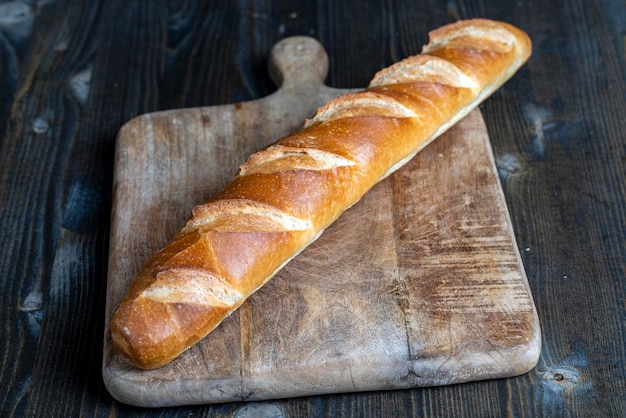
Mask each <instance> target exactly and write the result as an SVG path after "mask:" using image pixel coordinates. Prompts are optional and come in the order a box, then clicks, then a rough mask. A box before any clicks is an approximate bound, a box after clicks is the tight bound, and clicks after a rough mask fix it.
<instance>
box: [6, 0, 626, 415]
mask: <svg viewBox="0 0 626 418" xmlns="http://www.w3.org/2000/svg"><path fill="white" fill-rule="evenodd" d="M293 3H294V2H291V1H282V0H281V1H273V2H269V1H254V2H252V1H243V0H242V1H239V2H196V1H176V2H174V1H171V2H167V1H161V0H158V1H152V2H132V1H131V2H129V1H120V0H110V1H107V2H98V1H93V2H71V1H63V0H57V1H45V2H44V1H42V2H33V1H28V2H27V1H24V2H18V1H16V2H2V3H1V4H0V8H1V10H0V129H1V131H0V202H1V203H0V288H2V289H3V291H2V292H0V303H1V304H2V306H3V307H4V308H3V309H2V310H0V323H1V324H2V328H0V387H2V388H3V390H2V391H0V415H2V416H16V417H17V416H20V417H21V416H28V415H38V416H42V415H53V416H136V417H140V416H142V417H147V416H163V417H165V416H167V417H178V416H181V417H182V416H185V417H187V416H191V415H193V416H207V417H232V416H235V415H237V414H239V415H238V416H240V417H241V416H246V415H245V414H249V415H248V416H250V415H254V413H255V412H259V411H261V412H263V411H265V412H266V413H274V415H278V416H281V415H282V416H289V417H300V416H302V417H304V416H329V417H380V416H467V417H472V416H475V417H485V416H489V417H492V416H494V417H495V416H498V417H499V416H518V417H535V416H571V417H595V416H619V415H620V413H621V411H623V410H625V409H626V400H625V399H624V396H623V388H624V387H625V386H626V366H625V359H626V349H625V346H624V344H623V341H624V339H625V335H624V334H625V333H626V327H625V324H626V305H625V304H624V298H625V297H626V288H625V287H624V283H626V265H625V264H624V260H625V259H626V245H625V242H626V223H625V222H624V219H626V216H625V211H626V193H625V188H626V181H625V179H626V175H625V174H626V173H625V172H624V170H625V166H626V154H625V152H624V149H626V146H625V143H624V136H623V134H622V133H623V132H624V131H625V130H626V129H625V128H626V126H625V125H624V123H625V122H624V118H623V111H622V109H624V104H625V103H624V101H625V98H624V94H623V92H624V91H625V90H626V86H625V84H626V80H625V70H624V68H625V62H626V59H625V57H624V38H623V34H624V33H626V27H625V25H626V23H625V22H626V18H625V17H624V7H623V3H622V2H620V1H618V0H600V1H598V2H590V1H587V0H574V1H553V2H545V1H540V0H530V1H524V2H520V1H516V0H503V1H499V2H484V1H474V0H469V1H448V2H441V1H434V0H418V1H394V2H390V1H374V2H372V1H369V0H368V1H365V0H352V1H342V0H336V1H331V0H320V1H317V2H298V4H297V5H294V4H293ZM470 17H488V18H493V19H500V20H506V21H510V22H511V23H513V24H515V25H517V26H520V27H522V28H524V29H525V30H526V31H528V32H529V33H530V35H531V37H532V38H533V41H534V55H533V58H532V59H531V60H530V62H529V63H528V65H527V66H526V67H525V69H523V70H522V71H521V72H520V73H519V74H518V75H517V76H516V77H515V78H514V79H513V80H511V81H510V82H509V83H507V85H505V86H504V88H503V89H502V90H500V91H499V92H498V93H496V95H494V96H493V97H492V98H491V99H490V100H488V101H487V102H486V103H485V104H484V105H483V106H482V111H483V112H482V113H483V115H484V118H485V122H486V125H487V128H488V130H489V136H490V139H491V143H492V146H493V149H494V154H495V157H496V161H497V164H498V169H499V173H500V178H501V181H502V185H503V187H504V190H505V196H506V199H507V204H508V208H509V210H510V212H511V218H512V222H513V226H514V230H515V234H516V237H517V240H518V244H519V247H520V248H521V250H522V257H523V261H524V266H525V268H526V272H527V276H528V278H529V283H530V286H531V290H532V293H533V296H534V297H535V302H536V304H537V309H538V313H539V318H540V321H541V325H542V329H543V337H544V339H543V341H544V346H543V351H542V355H541V358H540V363H539V367H537V368H536V369H535V370H534V371H533V372H531V373H529V374H527V375H524V376H521V377H517V378H510V379H499V380H493V381H486V382H474V383H471V384H462V385H453V386H447V387H437V388H421V389H413V390H400V391H390V392H373V393H356V394H344V395H335V396H314V397H306V398H301V399H290V400H283V401H275V402H263V403H249V404H248V403H246V404H239V403H228V404H223V405H213V406H197V407H179V408H169V409H159V410H148V409H140V408H132V407H127V406H124V405H122V404H119V403H117V402H115V401H113V400H112V398H111V397H110V395H109V394H108V393H107V392H106V390H105V388H104V386H103V383H102V382H101V380H100V378H99V375H100V366H101V358H102V350H101V344H102V333H103V328H102V324H103V321H104V310H105V305H104V303H105V302H104V301H105V298H104V296H105V282H106V274H105V272H106V264H107V253H108V234H109V221H108V217H109V212H110V208H111V193H110V190H111V184H112V173H113V149H114V146H115V136H116V134H117V132H118V130H119V128H120V127H121V126H122V125H123V124H124V123H125V122H126V121H128V120H129V119H131V118H132V117H134V116H137V115H139V114H142V113H146V112H151V111H155V110H163V109H174V108H182V107H190V106H209V105H217V104H228V103H235V102H240V101H244V100H250V99H258V98H261V97H264V96H266V95H267V94H269V93H271V92H272V91H274V90H275V88H276V87H275V86H274V85H273V83H272V82H271V79H270V78H269V76H268V73H267V71H266V62H265V60H266V57H267V54H268V51H269V48H270V47H271V45H273V44H275V43H276V42H277V41H278V40H280V39H281V38H283V37H285V36H291V35H307V36H314V37H316V38H318V39H319V40H320V41H321V42H322V44H323V45H324V46H325V48H326V49H327V50H328V52H329V55H330V59H331V62H332V65H331V67H330V69H329V76H328V79H327V84H329V85H331V86H335V87H342V88H348V87H349V88H357V87H363V86H364V84H365V83H366V82H367V81H368V80H369V78H370V77H371V75H372V72H373V71H375V70H377V69H378V68H381V67H383V66H385V65H388V64H390V63H392V62H395V61H397V60H398V59H399V58H403V57H404V56H407V55H409V54H412V53H415V52H416V51H417V50H419V48H420V47H421V45H422V44H423V43H424V42H425V39H426V34H427V31H428V30H429V29H431V28H435V27H438V26H441V25H442V24H445V23H448V22H450V21H452V20H455V19H460V18H470ZM354 45H359V48H363V50H362V51H359V49H357V48H353V46H354ZM89 69H91V72H89ZM85 70H87V71H85ZM89 73H90V74H91V75H90V77H85V76H87V75H88V74H89ZM77 75H80V76H79V77H78V78H74V77H75V76H77ZM70 80H74V81H75V82H74V83H70V82H69V81H70ZM87 81H88V82H87ZM73 85H74V86H81V85H82V86H86V87H87V89H85V88H83V89H82V90H79V91H82V92H83V93H86V94H84V95H81V94H79V95H78V96H77V95H76V93H75V91H76V90H75V88H73V87H72V86H73ZM77 97H84V101H83V100H82V99H81V100H78V99H77ZM42 121H44V122H45V123H41V122H42ZM35 122H36V123H35ZM46 126H47V128H46ZM61 225H64V226H63V227H62V226H61ZM566 276H567V277H566ZM256 415H258V414H256Z"/></svg>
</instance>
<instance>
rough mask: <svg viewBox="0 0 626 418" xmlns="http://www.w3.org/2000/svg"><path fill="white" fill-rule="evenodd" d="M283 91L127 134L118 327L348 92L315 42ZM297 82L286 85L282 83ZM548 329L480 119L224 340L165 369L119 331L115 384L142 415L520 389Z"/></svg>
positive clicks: (280, 283)
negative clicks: (446, 388)
mask: <svg viewBox="0 0 626 418" xmlns="http://www.w3.org/2000/svg"><path fill="white" fill-rule="evenodd" d="M270 62H271V73H272V74H273V76H274V78H275V80H277V82H278V84H279V85H281V87H280V88H279V90H278V91H277V92H275V93H274V94H272V95H270V96H268V97H266V98H263V99H261V100H256V101H252V102H246V103H238V104H234V105H224V106H214V107H205V108H195V109H183V110H173V111H166V112H160V113H152V114H146V115H143V116H140V117H138V118H136V119H134V120H132V121H130V122H129V123H128V124H126V125H125V126H124V127H123V128H122V129H121V131H120V133H119V138H118V144H117V151H116V157H115V158H116V160H115V163H116V166H115V183H114V201H113V213H112V225H111V228H112V231H111V247H110V261H109V279H108V289H107V312H106V318H107V319H106V321H107V323H106V329H107V330H108V321H109V319H110V317H111V314H112V312H113V311H114V309H115V307H116V306H117V305H118V303H119V301H120V300H121V299H122V297H123V296H124V294H125V292H126V289H127V288H128V285H129V283H130V281H131V280H132V278H133V276H134V275H135V273H136V272H137V271H138V270H139V269H140V267H141V266H142V264H143V263H144V262H145V261H147V259H148V258H149V257H150V256H151V255H152V254H153V253H154V252H155V251H156V250H158V249H159V248H160V247H161V246H163V245H164V244H165V243H166V242H167V241H168V240H169V239H170V238H171V237H172V236H173V235H174V234H175V233H176V232H177V231H178V229H179V228H180V227H181V226H182V225H183V223H184V221H185V220H186V219H187V217H188V215H189V213H190V211H191V209H192V207H193V206H195V205H196V204H198V203H202V202H203V201H205V200H206V199H207V198H209V197H210V196H211V195H212V194H213V193H214V192H216V191H217V190H219V189H220V188H221V187H222V186H224V185H225V184H226V183H227V182H228V181H229V180H230V179H231V178H232V176H233V175H234V174H235V173H236V171H237V167H238V165H239V164H241V163H242V162H243V161H244V160H245V159H246V157H247V156H248V155H249V154H251V153H252V152H254V151H255V150H257V149H258V148H260V147H262V146H264V145H267V144H269V143H271V142H274V141H275V140H277V139H278V138H279V137H280V136H282V135H285V134H286V133H289V132H291V131H293V130H296V129H298V128H299V127H300V126H301V125H302V122H303V120H304V118H306V117H310V116H311V115H313V113H314V111H315V109H316V108H317V107H318V106H320V105H322V104H323V103H325V102H326V101H327V100H329V99H330V98H332V97H334V96H337V95H339V94H341V93H344V92H346V90H339V89H333V88H329V87H327V86H325V85H324V84H323V81H324V78H325V76H326V71H327V67H328V58H327V56H326V53H325V51H324V50H323V48H322V47H321V46H320V45H319V44H318V43H317V42H316V41H315V40H313V39H311V38H306V37H296V38H288V39H286V40H284V41H281V42H280V43H279V44H277V45H276V46H275V47H274V49H273V51H272V56H271V57H270ZM281 83H282V84H281ZM540 344H541V342H540V330H539V325H538V320H537V316H536V312H535V308H534V304H533V301H532V297H531V295H530V292H529V288H528V283H527V280H526V277H525V274H524V270H523V267H522V264H521V261H520V256H519V252H518V249H517V246H516V242H515V238H514V236H513V232H512V228H511V222H510V220H509V216H508V212H507V208H506V204H505V200H504V197H503V194H502V190H501V187H500V183H499V180H498V177H497V174H496V169H495V164H494V160H493V156H492V152H491V148H490V145H489V138H488V135H487V131H486V128H485V125H484V123H483V119H482V117H481V114H480V112H479V111H478V110H476V111H474V112H473V113H471V114H470V115H469V116H468V117H466V118H465V119H464V120H463V121H461V122H460V123H459V124H457V126H455V127H453V128H452V129H451V130H450V131H448V132H447V133H446V134H444V135H443V136H442V137H440V138H439V139H438V140H437V141H435V142H434V143H433V144H431V145H430V146H428V147H427V148H426V149H425V150H424V151H422V152H421V153H420V154H419V155H418V156H417V157H416V158H415V159H413V160H412V161H411V162H409V163H408V164H407V165H406V166H405V167H404V168H403V169H401V170H399V171H398V172H396V173H395V174H394V175H393V176H391V177H389V178H387V179H386V180H384V181H383V182H381V183H379V184H378V185H377V186H376V187H375V188H374V189H373V190H372V191H371V192H370V193H368V194H367V195H366V196H365V197H364V198H363V199H362V200H361V202H359V203H358V204H357V205H355V206H353V207H352V208H351V209H349V210H348V211H347V212H346V213H345V214H344V215H343V216H342V217H341V218H340V219H339V220H338V221H337V222H336V223H335V224H334V225H332V226H331V227H330V228H329V229H327V230H326V232H325V233H324V234H323V235H322V236H321V238H319V239H318V240H317V241H316V242H314V243H313V244H312V245H311V246H310V247H309V248H307V249H306V250H305V251H304V252H302V253H301V254H300V255H299V256H298V257H296V258H295V259H294V260H293V261H292V262H291V263H289V264H288V265H287V266H286V267H285V268H284V269H283V270H282V271H281V272H280V273H279V274H278V275H277V276H276V277H275V278H274V279H273V280H272V281H270V282H269V283H268V284H267V285H266V286H265V287H263V288H262V289H260V290H259V291H258V292H257V293H255V294H254V295H253V296H252V297H251V298H250V299H249V300H248V301H247V302H246V303H245V304H244V305H243V306H242V307H241V308H240V309H239V310H238V311H236V312H235V313H234V314H232V315H231V316H230V317H229V318H227V319H226V320H225V321H224V322H223V323H222V324H221V325H220V326H219V327H218V328H217V329H216V330H215V331H214V332H213V333H212V334H210V335H209V336H208V337H207V338H206V339H204V340H203V341H201V342H200V343H199V344H198V345H196V346H195V347H193V348H191V349H190V350H188V351H187V352H185V353H184V354H183V355H182V356H181V357H180V358H179V359H177V360H176V361H174V362H173V363H171V364H169V365H167V366H165V367H163V368H160V369H157V370H152V371H140V370H137V369H134V368H133V367H130V366H128V365H127V364H126V363H125V362H124V361H123V359H122V358H121V357H120V356H119V355H118V354H117V353H116V352H115V351H114V349H113V347H112V344H111V340H110V334H109V333H108V331H107V332H106V334H105V340H104V358H103V376H104V381H105V382H106V385H107V388H108V389H109V391H110V392H111V394H112V395H113V396H114V397H115V398H117V399H118V400H120V401H122V402H125V403H129V404H134V405H140V406H165V405H182V404H197V403H213V402H228V401H241V400H262V399H272V398H284V397H294V396H304V395H312V394H323V393H339V392H354V391H366V390H383V389H400V388H410V387H417V386H430V385H444V384H452V383H459V382H466V381H472V380H479V379H488V378H497V377H504V376H513V375H517V374H522V373H525V372H526V371H528V370H529V369H531V368H532V367H534V365H535V364H536V362H537V358H538V355H539V351H540Z"/></svg>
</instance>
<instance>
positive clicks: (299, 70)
mask: <svg viewBox="0 0 626 418" xmlns="http://www.w3.org/2000/svg"><path fill="white" fill-rule="evenodd" d="M268 65H269V73H270V76H271V77H272V80H273V81H274V83H276V85H277V86H278V87H282V88H287V89H289V88H296V89H297V88H298V86H301V85H312V86H323V85H324V80H325V79H326V75H327V74H328V54H327V53H326V50H325V49H324V47H323V46H322V44H320V43H319V42H318V41H317V40H316V39H314V38H311V37H308V36H292V37H289V38H285V39H283V40H281V41H280V42H278V43H277V44H276V45H274V47H273V48H272V50H271V52H270V56H269V63H268Z"/></svg>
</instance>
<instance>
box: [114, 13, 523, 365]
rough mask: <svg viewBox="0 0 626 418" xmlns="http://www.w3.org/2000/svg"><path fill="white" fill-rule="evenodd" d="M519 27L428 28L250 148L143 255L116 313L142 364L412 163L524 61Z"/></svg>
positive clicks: (119, 343) (199, 327)
mask: <svg viewBox="0 0 626 418" xmlns="http://www.w3.org/2000/svg"><path fill="white" fill-rule="evenodd" d="M530 53H531V43H530V39H529V38H528V36H527V35H526V34H525V33H524V32H522V31H520V30H519V29H517V28H515V27H513V26H511V25H509V24H506V23H501V22H495V21H490V20H485V19H472V20H466V21H460V22H457V23H453V24H450V25H447V26H444V27H442V28H440V29H437V30H435V31H433V32H431V33H430V39H429V43H428V45H426V46H425V47H424V49H423V51H422V53H421V54H420V55H416V56H412V57H409V58H407V59H405V60H403V61H401V62H398V63H396V64H394V65H392V66H390V67H388V68H387V69H384V70H382V71H380V72H379V73H377V74H376V75H375V77H374V78H373V80H372V82H371V83H370V85H369V87H368V88H367V89H365V90H364V91H361V92H358V93H348V94H346V95H343V96H341V97H338V98H337V99H334V100H332V101H330V102H329V103H328V104H326V105H325V106H323V107H321V108H320V109H318V111H317V113H316V114H315V116H314V117H313V118H312V119H310V120H307V121H306V122H305V124H304V127H303V128H302V129H301V130H300V131H298V132H296V133H294V134H291V135H288V136H286V137H284V138H282V139H280V140H279V141H278V142H276V143H274V144H273V145H270V146H269V147H267V148H265V149H263V150H261V151H259V152H257V153H255V154H253V155H251V156H250V157H249V158H248V160H247V161H246V162H245V163H244V164H243V165H241V167H240V169H239V172H238V174H237V175H236V176H235V178H234V179H233V180H232V181H231V182H230V183H229V184H228V185H227V186H226V187H225V188H224V189H222V190H221V191H220V192H218V193H217V194H216V195H215V196H213V197H212V198H211V199H210V200H209V201H208V202H206V203H204V204H201V205H199V206H197V207H195V208H194V209H193V211H192V214H191V217H190V218H189V220H188V221H187V223H186V224H185V225H184V227H183V228H182V230H181V231H180V232H179V233H178V234H176V236H174V237H173V239H172V240H171V241H170V243H169V244H167V245H166V246H165V247H164V248H163V249H162V250H160V251H159V252H158V253H157V254H155V255H154V257H153V258H152V259H151V260H149V261H148V262H147V264H146V265H145V266H144V268H143V269H142V270H141V271H140V272H139V274H138V275H137V277H136V278H135V279H134V281H133V282H132V284H131V286H130V288H129V290H128V293H127V295H126V296H125V298H124V299H123V300H122V302H121V304H120V305H119V307H118V309H117V310H116V312H115V313H114V316H113V318H112V320H111V325H110V332H111V337H112V341H113V344H114V346H115V347H116V349H117V350H118V351H119V352H120V353H122V354H123V355H124V357H126V358H127V359H128V361H129V362H130V363H131V364H133V365H135V366H136V367H138V368H141V369H153V368H157V367H160V366H163V365H165V364H167V363H169V362H170V361H172V360H173V359H175V358H176V357H177V356H179V355H180V354H181V353H182V352H183V351H185V350H186V349H187V348H189V347H191V346H192V345H193V344H195V343H196V342H198V341H199V340H201V339H202V338H204V337H205V336H206V335H207V334H209V333H210V332H211V331H212V330H213V329H215V328H216V327H217V326H218V325H219V323H220V322H221V321H222V320H223V319H224V318H226V317H227V316H228V315H229V314H230V313H232V312H233V311H234V310H236V309H237V308H238V307H239V306H240V305H241V304H242V303H243V302H244V301H245V300H246V299H247V298H248V297H249V296H250V295H251V294H252V293H254V292H255V291H256V290H257V289H259V288H260V287H261V286H263V285H264V284H265V283H266V282H267V281H268V280H270V279H271V278H272V277H273V276H274V275H275V274H276V273H277V272H278V271H279V270H280V269H281V267H282V266H284V265H285V264H286V263H287V262H288V261H289V260H291V259H292V258H293V257H295V256H296V255H297V254H298V253H299V252H300V251H302V250H303V249H304V248H305V247H306V246H307V245H309V244H310V243H311V242H313V241H314V240H315V239H316V238H317V237H318V236H319V235H320V234H321V233H322V231H324V229H326V228H327V227H328V226H329V225H330V224H331V223H332V222H333V221H335V220H336V219H337V218H338V217H339V216H340V215H341V214H342V213H343V212H344V211H345V210H346V209H347V208H349V207H350V206H352V205H353V204H355V203H356V202H357V201H358V200H359V199H360V198H361V197H362V196H363V195H364V194H365V193H366V192H367V191H368V190H369V189H370V188H372V187H373V186H374V185H375V184H376V183H377V182H379V181H380V180H382V179H383V178H385V177H387V176H388V175H389V174H391V173H393V172H394V171H396V170H397V169H398V168H400V167H401V166H402V165H404V164H405V163H406V162H407V161H409V160H410V159H411V158H412V157H413V156H414V155H415V154H417V153H418V152H419V151H420V150H421V149H422V148H424V147H425V146H426V145H427V144H429V143H430V142H431V141H432V140H433V139H434V138H436V137H437V136H439V135H440V134H441V133H443V132H444V131H445V130H447V129H448V128H450V127H451V126H452V125H454V124H455V123H456V122H458V121H459V120H460V119H462V118H463V117H464V116H465V115H467V114H468V113H469V112H470V111H471V110H472V109H474V108H475V107H476V106H478V104H479V103H480V102H482V101H483V100H484V99H485V98H486V97H487V96H489V95H490V94H491V93H493V92H494V91H495V90H496V89H497V88H498V87H500V86H501V85H502V84H503V83H504V82H505V81H507V80H508V79H509V78H510V77H511V76H512V75H513V74H514V73H515V71H517V69H518V68H519V67H521V66H522V65H523V64H524V62H525V61H526V60H527V59H528V58H529V56H530Z"/></svg>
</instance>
